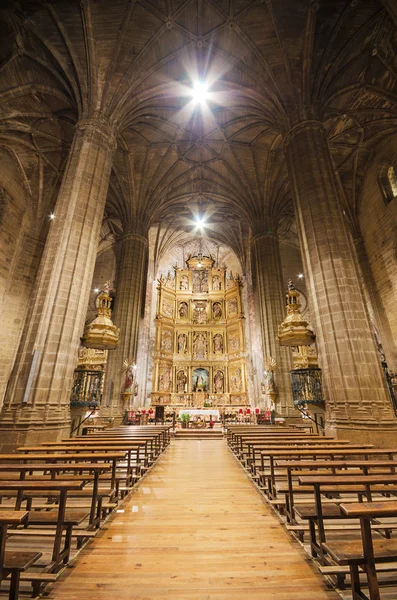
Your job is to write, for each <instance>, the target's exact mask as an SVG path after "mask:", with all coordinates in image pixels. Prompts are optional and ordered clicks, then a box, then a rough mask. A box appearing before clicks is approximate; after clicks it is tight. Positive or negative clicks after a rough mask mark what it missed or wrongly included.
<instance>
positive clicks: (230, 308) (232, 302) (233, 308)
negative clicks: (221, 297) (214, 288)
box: [227, 298, 238, 317]
mask: <svg viewBox="0 0 397 600" xmlns="http://www.w3.org/2000/svg"><path fill="white" fill-rule="evenodd" d="M237 314H238V302H237V298H230V299H229V300H228V301H227V316H228V317H235V316H236V315H237Z"/></svg>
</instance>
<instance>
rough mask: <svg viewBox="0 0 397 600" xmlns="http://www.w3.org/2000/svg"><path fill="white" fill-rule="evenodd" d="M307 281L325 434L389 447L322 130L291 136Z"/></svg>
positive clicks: (303, 129)
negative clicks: (323, 410)
mask: <svg viewBox="0 0 397 600" xmlns="http://www.w3.org/2000/svg"><path fill="white" fill-rule="evenodd" d="M284 151H285V155H286V158H287V164H288V172H289V176H290V181H291V187H292V191H293V197H294V203H295V213H296V220H297V226H298V231H299V236H300V242H301V248H302V254H303V256H304V260H305V274H306V281H307V282H308V289H309V292H310V299H311V304H310V306H311V309H312V315H313V318H314V319H315V330H316V334H317V341H318V350H319V364H320V367H321V368H322V370H323V384H324V391H325V396H326V409H327V427H328V431H329V432H330V433H334V434H337V435H338V436H339V437H348V438H350V439H360V440H361V441H365V440H371V441H373V442H375V443H377V442H379V443H383V444H388V443H390V442H391V440H390V438H389V439H387V432H390V431H392V432H393V434H394V432H395V430H396V424H397V421H396V419H395V417H394V414H393V411H392V407H391V403H390V399H389V396H388V392H387V390H386V385H385V381H384V377H383V373H382V370H381V366H380V362H379V358H378V355H377V349H376V345H375V341H374V336H373V333H372V330H371V325H370V322H369V318H368V313H367V311H366V308H365V305H364V300H363V293H362V290H361V287H360V282H359V276H358V271H357V267H356V264H355V256H354V251H353V246H352V241H351V238H350V236H349V234H348V232H347V229H346V223H345V218H344V215H343V212H342V209H341V203H340V187H339V182H338V180H337V178H336V175H335V171H334V166H333V163H332V159H331V155H330V152H329V149H328V143H327V138H326V132H325V130H324V128H323V126H322V124H321V123H319V122H317V121H307V122H304V123H300V124H298V125H297V126H295V127H294V128H293V129H292V130H291V131H290V132H289V133H288V134H287V136H286V138H285V142H284Z"/></svg>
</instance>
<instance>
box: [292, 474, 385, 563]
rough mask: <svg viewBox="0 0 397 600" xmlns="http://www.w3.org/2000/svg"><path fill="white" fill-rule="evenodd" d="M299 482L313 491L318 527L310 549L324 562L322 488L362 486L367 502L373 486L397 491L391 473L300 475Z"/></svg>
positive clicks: (341, 489) (341, 488)
mask: <svg viewBox="0 0 397 600" xmlns="http://www.w3.org/2000/svg"><path fill="white" fill-rule="evenodd" d="M299 484H300V485H303V486H310V487H313V492H314V501H315V511H316V512H315V514H316V516H317V529H318V539H319V542H318V545H317V547H316V546H313V548H312V551H313V552H314V554H316V553H317V552H319V554H320V557H321V562H323V563H324V553H323V551H324V546H323V544H324V543H325V541H326V537H325V527H324V515H323V507H322V503H321V493H322V490H323V491H324V489H328V488H330V487H332V488H337V489H339V490H340V491H341V492H342V491H344V490H346V489H348V490H349V489H350V488H351V487H356V488H357V489H359V488H363V489H364V491H365V493H366V495H367V499H368V502H371V500H372V492H373V486H376V485H379V484H382V486H383V487H382V489H387V487H389V488H390V487H391V486H393V487H391V489H390V491H393V492H396V491H397V475H391V474H387V475H384V474H380V475H352V474H351V475H349V476H348V477H346V476H345V475H315V474H314V475H308V476H300V477H299Z"/></svg>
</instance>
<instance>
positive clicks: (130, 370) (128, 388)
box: [121, 359, 136, 393]
mask: <svg viewBox="0 0 397 600" xmlns="http://www.w3.org/2000/svg"><path fill="white" fill-rule="evenodd" d="M135 369H136V366H135V365H134V363H133V362H132V359H125V361H124V363H123V370H122V376H123V379H122V384H121V388H122V392H124V393H132V392H133V389H134V379H135Z"/></svg>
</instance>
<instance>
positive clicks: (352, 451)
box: [261, 444, 397, 498]
mask: <svg viewBox="0 0 397 600" xmlns="http://www.w3.org/2000/svg"><path fill="white" fill-rule="evenodd" d="M396 455H397V449H396V448H373V446H372V445H371V444H361V445H360V444H350V445H349V446H346V448H332V447H328V448H321V447H319V448H313V449H310V450H308V449H306V448H293V449H292V448H289V449H286V450H282V449H280V448H279V449H276V450H270V449H269V450H266V451H261V460H262V466H261V468H262V471H263V473H264V474H265V477H268V484H267V485H268V487H269V494H270V497H271V498H276V497H277V489H276V478H275V460H277V459H285V460H288V459H289V460H293V459H295V460H301V459H303V458H312V459H313V460H315V459H317V460H318V459H319V458H323V459H325V458H328V459H329V460H334V459H335V458H336V457H343V458H344V459H345V458H348V457H355V456H357V457H362V458H363V459H364V460H368V458H369V456H387V458H388V459H389V460H393V459H394V457H395V456H396ZM265 458H267V459H268V460H269V475H267V474H266V473H265Z"/></svg>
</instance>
